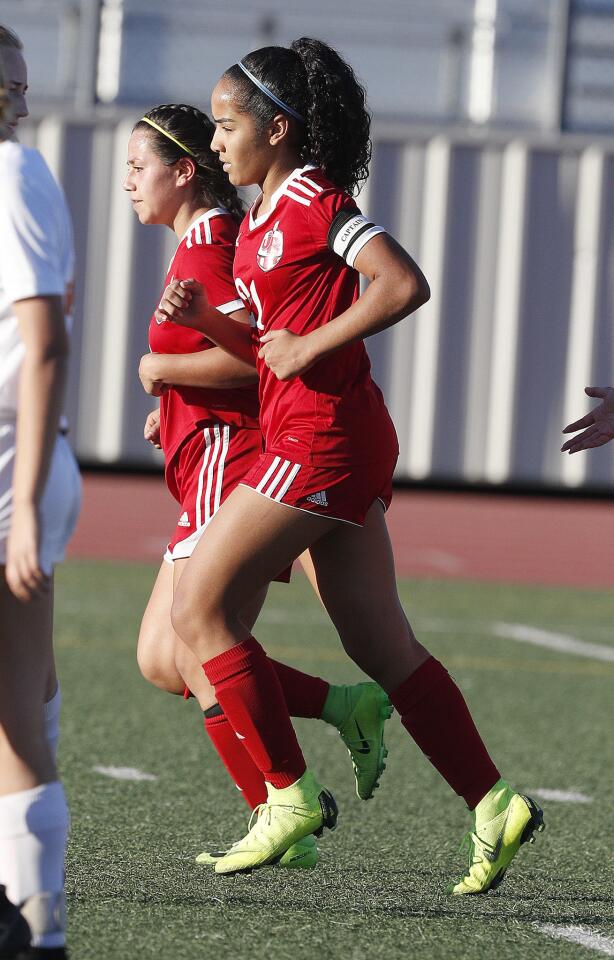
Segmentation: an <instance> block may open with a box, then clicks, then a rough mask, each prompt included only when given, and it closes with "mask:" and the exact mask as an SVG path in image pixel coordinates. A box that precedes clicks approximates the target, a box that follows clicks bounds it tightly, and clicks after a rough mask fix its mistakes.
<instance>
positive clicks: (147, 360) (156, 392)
mask: <svg viewBox="0 0 614 960" xmlns="http://www.w3.org/2000/svg"><path fill="white" fill-rule="evenodd" d="M155 363H156V355H155V353H146V354H145V356H143V357H141V362H140V363H139V377H140V379H141V383H142V384H143V390H144V391H145V393H149V394H150V395H151V396H152V397H160V396H161V395H162V394H163V393H164V391H165V390H167V389H168V384H166V383H164V381H163V380H160V379H158V378H157V377H156V371H155V369H154V368H155Z"/></svg>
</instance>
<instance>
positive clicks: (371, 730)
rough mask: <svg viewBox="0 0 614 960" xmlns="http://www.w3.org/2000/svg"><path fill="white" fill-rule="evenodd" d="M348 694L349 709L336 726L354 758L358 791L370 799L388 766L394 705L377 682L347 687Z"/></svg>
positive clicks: (364, 797) (362, 798)
mask: <svg viewBox="0 0 614 960" xmlns="http://www.w3.org/2000/svg"><path fill="white" fill-rule="evenodd" d="M346 696H347V697H348V698H349V700H350V704H349V707H350V709H349V712H348V713H347V715H346V717H345V719H344V720H343V722H342V723H340V724H338V725H337V724H336V726H337V728H338V730H339V735H340V736H341V739H342V740H343V742H344V744H345V745H346V747H347V748H348V752H349V754H350V758H351V760H352V766H353V767H354V776H355V778H356V794H357V796H358V797H360V799H361V800H370V799H371V797H372V796H373V792H374V790H376V789H377V787H379V779H380V777H381V775H382V773H383V772H384V769H385V767H386V757H387V756H388V750H387V749H386V745H385V743H384V725H385V723H386V720H388V718H389V717H391V716H392V704H391V703H390V700H389V699H388V697H387V695H386V694H385V693H384V691H383V690H382V688H381V687H379V686H378V685H377V683H358V684H356V685H355V686H353V687H347V688H346Z"/></svg>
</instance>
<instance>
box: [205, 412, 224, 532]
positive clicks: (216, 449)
mask: <svg viewBox="0 0 614 960" xmlns="http://www.w3.org/2000/svg"><path fill="white" fill-rule="evenodd" d="M213 435H214V437H215V440H214V442H213V453H212V454H211V459H210V460H209V466H208V467H207V486H206V488H205V526H206V525H207V524H208V523H209V521H210V520H211V517H212V516H213V513H215V511H213V513H212V512H211V490H212V489H213V477H214V474H215V468H216V466H217V458H218V456H219V453H220V427H219V424H217V423H216V424H215V425H214V427H213Z"/></svg>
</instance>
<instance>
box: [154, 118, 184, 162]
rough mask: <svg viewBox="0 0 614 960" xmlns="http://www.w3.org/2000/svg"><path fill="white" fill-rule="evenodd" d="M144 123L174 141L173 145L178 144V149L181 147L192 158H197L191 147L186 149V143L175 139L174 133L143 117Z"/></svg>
mask: <svg viewBox="0 0 614 960" xmlns="http://www.w3.org/2000/svg"><path fill="white" fill-rule="evenodd" d="M141 121H142V122H143V123H148V124H149V126H150V127H153V128H154V130H158V131H159V132H160V133H162V134H163V135H164V136H165V137H168V139H169V140H172V141H173V143H176V144H177V146H178V147H181V149H182V150H185V152H186V153H189V154H190V156H191V157H193V156H195V154H194V153H193V151H192V150H190V148H189V147H186V145H185V143H182V142H181V140H177V137H174V136H173V135H172V133H169V132H168V130H165V129H164V127H161V126H160V125H159V124H157V123H156V122H155V121H154V120H150V119H149V117H141Z"/></svg>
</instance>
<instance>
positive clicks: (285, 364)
mask: <svg viewBox="0 0 614 960" xmlns="http://www.w3.org/2000/svg"><path fill="white" fill-rule="evenodd" d="M260 344H261V346H260V350H259V351H258V357H259V358H260V359H261V360H264V362H265V363H266V365H267V367H268V368H269V370H271V371H272V372H273V373H274V374H275V376H276V377H277V379H278V380H293V379H294V377H299V376H300V375H301V374H302V373H305V371H306V370H309V367H311V366H313V364H314V363H315V362H316V360H317V359H318V358H317V356H316V355H315V354H314V352H313V350H312V347H311V341H310V340H309V337H307V336H305V337H300V336H299V335H298V334H296V333H291V332H290V331H289V330H269V332H268V333H265V334H264V335H263V336H262V337H261V338H260Z"/></svg>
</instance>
